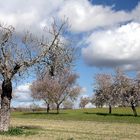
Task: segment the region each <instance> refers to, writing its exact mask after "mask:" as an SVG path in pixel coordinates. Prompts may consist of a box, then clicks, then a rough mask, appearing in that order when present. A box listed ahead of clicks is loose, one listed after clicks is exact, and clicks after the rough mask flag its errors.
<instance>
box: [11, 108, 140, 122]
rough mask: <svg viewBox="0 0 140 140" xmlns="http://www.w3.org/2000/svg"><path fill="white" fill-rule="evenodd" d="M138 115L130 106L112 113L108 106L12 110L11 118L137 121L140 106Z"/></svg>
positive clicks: (115, 109) (139, 117)
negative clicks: (47, 112)
mask: <svg viewBox="0 0 140 140" xmlns="http://www.w3.org/2000/svg"><path fill="white" fill-rule="evenodd" d="M137 112H138V117H134V116H133V113H132V110H131V108H128V107H127V108H114V109H113V110H112V114H111V115H109V114H108V108H94V109H76V110H61V111H60V114H56V113H55V111H51V112H50V114H46V112H13V113H12V117H13V118H36V119H47V120H52V119H53V120H64V121H66V120H73V121H77V120H78V121H96V122H117V123H118V122H121V123H123V122H124V123H139V124H140V108H137Z"/></svg>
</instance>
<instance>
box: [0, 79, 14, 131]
mask: <svg viewBox="0 0 140 140" xmlns="http://www.w3.org/2000/svg"><path fill="white" fill-rule="evenodd" d="M11 98H12V83H11V80H10V79H6V80H4V81H3V83H2V94H1V110H0V131H1V132H3V131H8V129H9V126H10V103H11Z"/></svg>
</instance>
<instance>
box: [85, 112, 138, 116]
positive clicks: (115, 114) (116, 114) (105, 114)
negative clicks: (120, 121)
mask: <svg viewBox="0 0 140 140" xmlns="http://www.w3.org/2000/svg"><path fill="white" fill-rule="evenodd" d="M84 114H90V115H92V114H95V115H100V116H119V117H123V116H132V117H135V116H134V115H133V114H121V113H112V114H109V113H101V112H97V113H93V112H84ZM137 117H140V116H139V115H138V116H137Z"/></svg>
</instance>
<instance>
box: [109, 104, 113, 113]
mask: <svg viewBox="0 0 140 140" xmlns="http://www.w3.org/2000/svg"><path fill="white" fill-rule="evenodd" d="M111 113H112V107H111V105H110V104H109V114H111Z"/></svg>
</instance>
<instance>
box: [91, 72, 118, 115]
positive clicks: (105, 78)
mask: <svg viewBox="0 0 140 140" xmlns="http://www.w3.org/2000/svg"><path fill="white" fill-rule="evenodd" d="M95 80H96V81H95V82H96V83H95V95H94V99H93V100H94V101H93V102H94V103H96V104H100V103H99V102H101V105H108V106H109V114H111V112H112V106H114V105H115V104H116V101H117V94H116V92H114V85H113V84H114V83H113V77H112V76H111V75H109V74H97V75H96V78H95Z"/></svg>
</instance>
